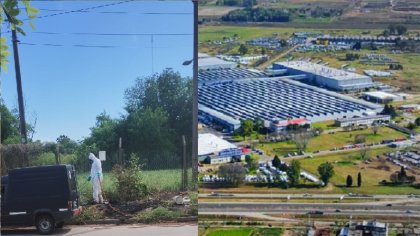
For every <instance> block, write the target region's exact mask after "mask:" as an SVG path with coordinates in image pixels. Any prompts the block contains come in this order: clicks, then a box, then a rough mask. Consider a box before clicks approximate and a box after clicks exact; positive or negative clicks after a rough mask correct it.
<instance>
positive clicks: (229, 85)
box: [198, 57, 382, 131]
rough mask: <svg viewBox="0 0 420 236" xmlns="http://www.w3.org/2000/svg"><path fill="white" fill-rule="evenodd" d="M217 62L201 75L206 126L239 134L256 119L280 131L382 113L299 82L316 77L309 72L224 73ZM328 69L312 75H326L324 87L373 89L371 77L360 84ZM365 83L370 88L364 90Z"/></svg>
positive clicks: (240, 70) (201, 107)
mask: <svg viewBox="0 0 420 236" xmlns="http://www.w3.org/2000/svg"><path fill="white" fill-rule="evenodd" d="M209 58H210V57H209ZM209 60H210V59H209ZM213 62H214V63H215V65H212V64H211V63H210V64H206V67H205V68H206V69H200V70H199V73H198V78H199V84H198V86H199V87H198V110H199V119H200V121H201V122H203V123H207V124H208V123H216V124H218V125H221V126H223V128H224V129H227V130H228V131H234V130H236V129H238V128H239V127H240V125H241V121H242V120H245V119H254V118H256V117H259V118H260V119H262V120H263V121H264V126H265V127H267V128H270V129H271V130H274V131H279V130H283V129H284V128H285V127H287V124H288V122H290V121H294V120H297V121H300V120H301V121H304V123H308V124H310V123H311V122H317V121H324V120H336V119H342V118H351V117H361V116H366V115H375V114H376V113H377V112H380V111H381V110H382V106H381V105H377V104H373V103H370V102H366V101H363V100H359V99H354V98H351V97H349V96H345V95H341V94H339V93H336V92H332V91H328V90H326V89H323V88H319V87H316V86H311V85H308V84H306V83H302V82H300V81H301V80H303V79H308V77H310V76H309V74H310V73H311V72H310V70H309V69H305V70H298V69H293V68H294V66H292V65H294V64H293V63H292V62H288V63H277V64H274V65H273V71H281V72H282V73H279V74H276V73H269V72H262V71H258V70H253V69H243V68H237V67H223V66H220V63H219V62H217V61H213ZM296 63H297V64H296V66H297V65H300V64H299V63H303V64H304V65H309V64H305V62H296ZM311 64H313V63H311ZM276 65H277V66H276ZM279 65H281V68H280V66H279ZM286 65H287V66H286ZM315 65H316V66H320V65H318V64H315ZM309 67H310V66H308V68H309ZM326 68H328V67H325V68H324V67H317V69H312V74H316V73H317V70H320V72H319V73H320V74H321V75H323V76H318V77H319V80H320V81H329V80H331V81H338V82H337V84H336V86H344V87H346V88H354V87H357V86H358V87H363V86H367V85H368V84H369V83H371V80H370V78H369V77H367V76H363V75H361V78H359V75H357V74H352V73H348V72H343V73H345V74H342V75H339V74H337V73H338V72H337V71H335V69H332V68H329V69H326ZM326 70H330V71H326ZM340 73H342V72H340ZM282 74H285V75H282ZM328 75H329V76H330V77H332V78H330V77H328ZM345 75H347V76H350V79H348V78H345ZM321 77H322V78H321ZM366 77H367V78H366ZM358 78H359V79H358ZM363 79H366V80H367V81H365V80H363ZM359 80H360V81H359ZM342 81H344V82H342ZM363 82H366V83H365V84H364V85H362V84H363ZM325 83H327V82H325ZM355 83H357V84H355ZM331 84H334V83H333V82H331ZM350 85H351V86H350ZM338 90H342V89H338Z"/></svg>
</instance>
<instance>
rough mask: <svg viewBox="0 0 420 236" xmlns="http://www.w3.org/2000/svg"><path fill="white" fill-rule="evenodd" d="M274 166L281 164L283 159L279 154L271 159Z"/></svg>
mask: <svg viewBox="0 0 420 236" xmlns="http://www.w3.org/2000/svg"><path fill="white" fill-rule="evenodd" d="M271 163H272V164H273V166H274V167H276V168H279V167H280V165H281V161H280V159H279V157H278V156H277V155H275V156H274V158H273V160H272V161H271Z"/></svg>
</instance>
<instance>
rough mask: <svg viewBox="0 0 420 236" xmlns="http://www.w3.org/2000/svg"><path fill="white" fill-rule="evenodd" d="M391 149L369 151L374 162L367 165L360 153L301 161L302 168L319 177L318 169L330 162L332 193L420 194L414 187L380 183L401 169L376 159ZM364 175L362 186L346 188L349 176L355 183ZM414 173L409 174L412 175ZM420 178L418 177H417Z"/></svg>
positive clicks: (419, 190)
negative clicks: (358, 177)
mask: <svg viewBox="0 0 420 236" xmlns="http://www.w3.org/2000/svg"><path fill="white" fill-rule="evenodd" d="M390 150H392V149H390V148H381V149H374V150H370V151H369V156H370V157H372V160H373V161H372V162H371V163H369V164H365V163H364V162H363V161H362V160H360V155H359V153H358V152H357V151H356V152H350V153H340V154H335V155H329V156H321V157H316V158H311V159H301V161H300V162H301V166H302V168H303V169H305V170H307V171H309V172H311V173H313V174H315V175H317V176H319V175H318V172H317V168H318V166H319V165H320V164H322V163H324V162H330V163H332V164H333V166H334V171H335V175H334V176H333V177H332V179H331V180H330V182H331V184H332V185H333V189H331V190H332V192H336V193H349V192H358V193H366V194H408V193H417V194H419V193H420V189H415V188H412V187H404V186H398V187H396V186H394V187H392V186H382V185H379V184H378V183H379V182H380V181H382V180H387V181H389V179H390V175H391V174H392V173H393V172H395V171H399V170H400V168H399V167H398V166H396V165H393V164H391V163H390V162H385V163H382V162H380V161H378V160H377V159H376V158H375V157H376V155H381V154H383V153H384V152H387V151H390ZM380 165H386V166H388V167H389V170H385V169H380ZM359 172H360V173H361V174H362V186H361V187H360V188H358V187H351V188H347V187H344V185H345V183H346V178H347V175H351V176H352V177H353V183H354V185H355V183H356V182H357V174H358V173H359ZM412 174H413V173H409V175H412ZM417 177H418V176H417Z"/></svg>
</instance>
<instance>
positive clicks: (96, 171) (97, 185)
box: [88, 153, 104, 203]
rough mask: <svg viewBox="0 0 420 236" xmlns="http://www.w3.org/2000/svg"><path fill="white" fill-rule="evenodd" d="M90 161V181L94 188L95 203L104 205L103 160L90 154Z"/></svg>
mask: <svg viewBox="0 0 420 236" xmlns="http://www.w3.org/2000/svg"><path fill="white" fill-rule="evenodd" d="M89 160H90V162H91V163H92V167H91V168H90V176H89V177H88V181H92V187H93V201H94V202H95V203H103V201H104V199H103V197H102V190H101V183H102V180H103V177H102V163H101V160H99V159H98V158H96V156H95V155H94V154H93V153H90V154H89Z"/></svg>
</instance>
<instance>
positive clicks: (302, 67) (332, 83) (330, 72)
mask: <svg viewBox="0 0 420 236" xmlns="http://www.w3.org/2000/svg"><path fill="white" fill-rule="evenodd" d="M273 69H274V70H276V69H287V73H288V74H289V75H305V78H303V79H304V80H306V81H307V82H309V83H312V84H316V85H318V86H320V87H325V88H328V89H331V90H336V91H355V90H363V89H366V88H371V87H373V83H372V78H370V77H369V76H366V75H359V74H356V73H352V72H348V71H344V70H340V69H335V68H332V67H328V66H325V65H320V64H316V63H312V62H307V61H286V62H278V63H274V64H273Z"/></svg>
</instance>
